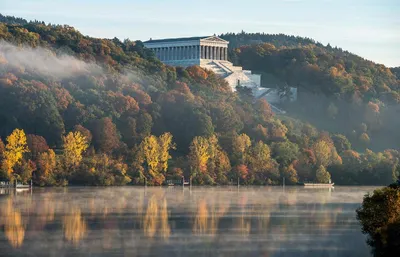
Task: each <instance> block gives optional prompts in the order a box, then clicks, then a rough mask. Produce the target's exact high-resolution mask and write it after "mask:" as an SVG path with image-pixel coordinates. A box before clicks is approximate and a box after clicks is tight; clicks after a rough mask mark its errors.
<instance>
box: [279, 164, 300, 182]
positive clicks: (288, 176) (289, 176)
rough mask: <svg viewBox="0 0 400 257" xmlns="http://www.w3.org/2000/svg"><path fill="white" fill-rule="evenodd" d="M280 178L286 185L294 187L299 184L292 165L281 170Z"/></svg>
mask: <svg viewBox="0 0 400 257" xmlns="http://www.w3.org/2000/svg"><path fill="white" fill-rule="evenodd" d="M282 176H283V177H284V178H285V182H286V183H288V184H291V185H295V184H297V183H298V182H299V177H298V175H297V171H296V169H295V168H294V166H293V164H290V165H289V166H287V167H285V168H283V171H282Z"/></svg>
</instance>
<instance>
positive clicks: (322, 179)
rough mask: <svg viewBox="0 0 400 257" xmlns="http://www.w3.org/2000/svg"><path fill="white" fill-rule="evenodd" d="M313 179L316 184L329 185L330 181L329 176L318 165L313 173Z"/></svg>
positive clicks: (323, 168)
mask: <svg viewBox="0 0 400 257" xmlns="http://www.w3.org/2000/svg"><path fill="white" fill-rule="evenodd" d="M315 179H316V182H317V183H329V181H330V180H331V174H330V173H329V172H328V171H327V170H326V169H325V167H324V166H322V165H320V166H319V167H318V169H317V171H316V172H315Z"/></svg>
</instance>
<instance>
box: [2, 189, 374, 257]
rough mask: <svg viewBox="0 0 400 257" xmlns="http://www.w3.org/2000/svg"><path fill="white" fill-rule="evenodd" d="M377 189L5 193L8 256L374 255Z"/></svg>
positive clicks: (4, 249)
mask: <svg viewBox="0 0 400 257" xmlns="http://www.w3.org/2000/svg"><path fill="white" fill-rule="evenodd" d="M373 189H374V188H372V187H335V189H332V190H330V189H305V188H302V187H286V188H282V187H240V188H237V187H193V188H192V189H190V188H189V187H185V188H182V187H173V188H160V187H157V188H155V187H154V188H153V187H147V188H145V187H109V188H91V187H90V188H74V187H71V188H50V189H41V188H34V189H33V191H29V190H28V191H22V192H15V191H14V190H11V191H8V190H4V189H0V256H57V257H62V256H174V257H175V256H194V257H196V256H246V257H251V256H269V257H271V256H288V257H302V256H308V257H310V256H321V257H329V256H335V257H336V256H337V257H339V256H340V257H346V256H352V257H353V256H371V255H370V250H369V248H368V246H367V244H366V243H365V236H364V235H363V234H362V233H361V230H360V226H359V224H358V222H357V220H356V215H355V210H356V208H357V207H359V206H360V204H361V202H362V198H363V195H364V194H366V193H367V192H372V191H373Z"/></svg>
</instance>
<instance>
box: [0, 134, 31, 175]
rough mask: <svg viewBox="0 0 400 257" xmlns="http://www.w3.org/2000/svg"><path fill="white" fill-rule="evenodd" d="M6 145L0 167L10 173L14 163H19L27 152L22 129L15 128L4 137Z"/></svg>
mask: <svg viewBox="0 0 400 257" xmlns="http://www.w3.org/2000/svg"><path fill="white" fill-rule="evenodd" d="M6 142H7V145H6V147H5V151H4V153H3V158H4V159H3V161H2V165H1V166H2V169H3V171H5V172H6V173H7V175H11V173H12V172H13V168H14V166H15V165H16V164H18V163H20V161H21V160H22V158H23V156H24V153H27V152H29V149H28V144H27V142H26V135H25V132H24V131H23V130H22V129H15V130H14V131H13V132H12V133H11V135H9V136H8V137H7V139H6Z"/></svg>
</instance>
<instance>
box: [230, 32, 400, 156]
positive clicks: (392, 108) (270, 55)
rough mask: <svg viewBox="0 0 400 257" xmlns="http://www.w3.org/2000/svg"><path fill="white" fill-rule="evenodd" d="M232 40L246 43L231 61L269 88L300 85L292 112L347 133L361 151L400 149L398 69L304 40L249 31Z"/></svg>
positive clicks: (299, 116) (233, 52)
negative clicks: (257, 76)
mask: <svg viewBox="0 0 400 257" xmlns="http://www.w3.org/2000/svg"><path fill="white" fill-rule="evenodd" d="M228 38H229V39H230V40H233V42H236V41H240V42H242V43H243V44H242V43H241V44H242V45H241V46H240V47H238V48H235V49H232V50H231V59H232V60H233V61H234V62H235V63H236V64H238V65H241V66H243V67H244V68H246V69H249V70H253V71H255V72H259V73H261V74H263V75H264V76H263V78H264V80H263V85H264V86H266V87H281V88H282V90H284V89H285V87H288V86H291V87H296V88H298V92H299V95H298V96H299V99H298V101H297V102H296V103H293V104H291V105H287V106H284V108H286V109H287V110H288V111H289V114H290V115H292V116H294V117H298V118H300V119H302V120H304V121H309V122H311V123H312V124H314V125H316V126H317V127H318V128H320V129H325V130H328V131H330V132H335V133H343V134H345V135H346V136H348V137H349V138H350V139H351V141H352V142H353V144H354V145H356V146H357V148H360V149H362V148H363V147H365V145H366V144H367V146H368V147H370V148H373V149H378V150H379V149H380V150H381V149H384V148H397V147H398V145H399V143H400V132H398V129H397V128H398V125H399V123H398V118H397V117H398V112H399V103H400V80H399V77H398V76H399V69H398V68H391V69H390V68H387V67H385V66H384V65H381V64H376V63H374V62H371V61H368V60H365V59H363V58H362V57H359V56H357V55H354V54H352V53H349V52H347V51H343V50H342V49H340V48H332V47H331V46H329V45H328V46H323V45H321V44H319V43H315V42H313V41H311V40H308V39H304V38H295V37H289V36H283V35H278V36H276V35H260V34H246V33H242V34H237V35H230V36H229V37H227V39H228ZM255 40H261V41H262V42H259V43H257V44H253V43H252V41H255ZM245 43H247V45H246V44H245ZM271 78H273V79H271ZM277 80H278V81H280V83H277V82H276V81H277Z"/></svg>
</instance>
